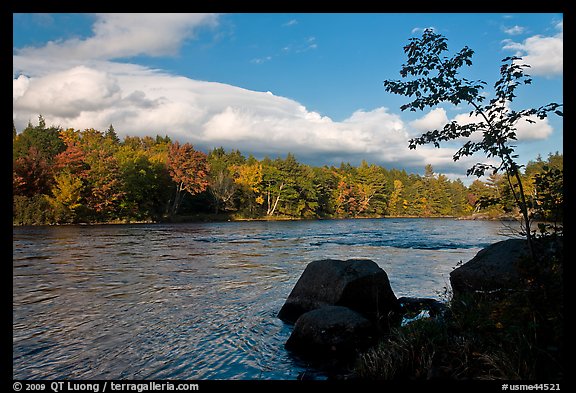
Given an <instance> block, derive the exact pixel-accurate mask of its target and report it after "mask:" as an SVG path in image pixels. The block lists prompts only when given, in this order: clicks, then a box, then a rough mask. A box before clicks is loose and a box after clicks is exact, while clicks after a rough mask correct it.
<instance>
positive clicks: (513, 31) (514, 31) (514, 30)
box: [503, 25, 525, 35]
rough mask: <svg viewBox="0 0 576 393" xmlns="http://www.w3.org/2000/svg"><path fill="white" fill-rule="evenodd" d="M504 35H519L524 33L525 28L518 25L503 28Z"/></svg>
mask: <svg viewBox="0 0 576 393" xmlns="http://www.w3.org/2000/svg"><path fill="white" fill-rule="evenodd" d="M503 30H504V33H506V34H509V35H519V34H522V33H524V31H525V28H524V27H522V26H518V25H514V26H512V27H505V28H503Z"/></svg>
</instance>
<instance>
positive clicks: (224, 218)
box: [12, 213, 519, 227]
mask: <svg viewBox="0 0 576 393" xmlns="http://www.w3.org/2000/svg"><path fill="white" fill-rule="evenodd" d="M404 218H412V219H413V218H422V219H440V218H444V219H446V218H451V219H454V220H464V221H480V220H481V221H518V220H519V218H517V217H513V216H489V215H487V214H482V213H480V214H472V215H467V216H406V215H405V216H377V217H370V216H367V217H314V218H295V217H287V216H273V217H257V218H245V217H233V216H229V215H225V214H218V215H215V214H198V215H190V216H176V217H172V218H166V219H161V220H112V221H101V222H78V223H60V224H57V223H53V224H36V225H20V224H12V226H13V227H20V226H75V225H80V226H91V225H132V224H183V223H212V222H252V221H338V220H370V219H371V220H373V219H404Z"/></svg>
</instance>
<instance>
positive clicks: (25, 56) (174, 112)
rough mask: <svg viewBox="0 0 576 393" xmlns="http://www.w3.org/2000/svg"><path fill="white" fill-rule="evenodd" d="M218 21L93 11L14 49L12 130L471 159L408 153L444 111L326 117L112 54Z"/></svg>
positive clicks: (427, 151)
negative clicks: (42, 125)
mask: <svg viewBox="0 0 576 393" xmlns="http://www.w3.org/2000/svg"><path fill="white" fill-rule="evenodd" d="M217 25H218V15H213V14H191V15H186V14H136V15H134V14H98V15H96V17H95V22H94V25H93V35H92V36H91V37H88V38H86V39H70V40H65V41H60V42H48V43H47V44H46V45H45V46H42V47H38V48H34V47H26V48H21V49H18V50H15V54H14V56H13V67H14V68H13V118H14V123H15V126H16V129H17V130H21V129H23V128H24V127H25V126H26V124H28V122H29V121H34V119H36V118H37V116H38V115H39V114H42V116H43V117H44V119H45V120H46V122H47V124H49V125H57V126H61V127H64V128H68V127H72V128H75V129H85V128H96V129H99V130H105V129H107V128H108V126H109V125H110V124H113V125H114V128H115V129H116V131H117V132H118V134H119V135H120V136H121V137H122V136H126V135H140V136H144V135H150V136H155V135H157V134H160V135H168V136H170V137H171V138H172V139H173V140H178V141H181V142H191V143H193V144H194V145H195V146H197V147H199V148H202V149H205V150H208V149H211V148H213V147H219V146H222V147H224V148H226V149H239V150H240V151H242V152H243V153H245V154H250V153H251V154H254V155H255V156H257V157H258V156H260V157H263V156H264V155H269V156H273V157H274V156H279V155H280V156H283V155H285V154H287V153H288V152H292V153H295V154H296V156H297V158H298V159H299V160H302V161H305V162H309V163H311V164H314V165H324V164H327V165H330V164H334V165H338V164H339V163H340V162H342V161H345V162H346V161H348V162H352V163H359V162H360V160H363V159H364V160H366V161H368V162H373V163H377V164H381V165H387V166H389V167H396V168H405V169H407V170H410V171H420V170H421V169H422V168H423V167H424V165H425V164H427V163H430V164H432V165H433V166H434V168H435V170H436V171H437V172H443V173H445V174H448V175H450V174H451V173H452V174H454V177H456V176H463V175H465V171H466V168H468V167H469V166H471V163H473V162H472V161H467V160H461V161H459V162H458V163H454V162H453V160H452V155H453V153H454V151H455V150H456V148H448V147H443V148H440V149H435V148H432V147H429V146H423V147H419V148H418V149H417V150H412V151H409V150H408V140H409V139H410V138H411V137H414V136H415V135H417V134H419V133H421V132H422V131H424V130H428V129H434V128H439V127H441V126H442V125H443V124H445V123H446V122H447V121H448V120H449V118H448V116H447V114H446V112H445V111H444V109H434V110H432V111H430V112H428V113H426V114H425V115H424V116H423V117H422V118H420V119H417V120H415V121H412V122H410V123H407V122H405V121H403V120H402V119H401V118H400V116H399V115H398V114H395V113H393V112H391V111H390V110H389V109H387V108H385V107H379V108H374V109H371V110H357V111H355V112H354V113H352V114H351V115H350V116H349V117H348V118H346V119H344V120H342V121H334V120H332V119H331V118H329V117H327V116H323V115H321V114H320V113H317V112H314V111H310V110H308V109H307V108H306V107H305V106H303V105H302V104H300V103H299V102H297V101H295V100H292V99H290V98H286V97H280V96H276V95H274V94H273V93H271V92H258V91H251V90H246V89H242V88H240V87H236V86H231V85H227V84H223V83H217V82H207V81H198V80H193V79H190V78H186V77H183V76H178V75H173V74H170V73H167V72H164V71H162V70H156V69H151V68H147V67H144V66H141V65H137V64H131V63H130V62H128V61H124V62H121V61H118V59H128V58H130V57H131V56H136V55H139V56H140V55H147V56H165V55H172V54H175V53H177V52H178V48H179V47H180V46H181V45H182V43H183V42H184V41H185V40H187V39H192V38H193V37H194V36H195V35H196V34H197V31H198V30H199V29H202V28H211V27H214V26H217ZM150 32H153V34H151V33H150ZM456 119H458V116H456ZM460 120H465V119H464V118H461V119H460ZM544 128H545V127H544ZM548 128H549V130H548V131H543V128H542V123H537V124H536V125H532V128H530V127H528V128H527V129H526V130H525V131H523V134H521V133H520V132H519V136H520V137H521V138H533V139H535V138H542V137H545V136H546V135H548V134H549V132H551V128H550V126H548ZM474 162H475V160H474Z"/></svg>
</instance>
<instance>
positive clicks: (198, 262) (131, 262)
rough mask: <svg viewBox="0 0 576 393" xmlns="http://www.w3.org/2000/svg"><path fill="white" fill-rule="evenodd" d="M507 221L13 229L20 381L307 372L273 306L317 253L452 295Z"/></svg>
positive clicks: (407, 290) (406, 292)
mask: <svg viewBox="0 0 576 393" xmlns="http://www.w3.org/2000/svg"><path fill="white" fill-rule="evenodd" d="M508 226H509V224H508V225H506V224H504V223H501V222H491V221H459V220H453V219H409V218H404V219H375V220H371V219H370V220H367V219H364V220H330V221H280V222H265V221H254V222H226V223H186V224H135V225H94V226H62V227H14V228H13V335H12V338H13V354H12V359H13V378H14V379H138V380H141V379H182V380H185V379H222V380H228V379H250V380H253V379H276V380H285V379H297V378H298V376H299V374H301V373H302V372H304V371H306V370H307V365H306V364H305V363H303V362H301V361H299V360H298V359H296V358H294V357H292V356H291V355H290V354H289V353H288V352H287V351H286V350H285V349H284V347H283V345H284V343H285V342H286V340H287V339H288V337H289V335H290V332H291V329H292V327H291V326H290V325H286V324H284V323H283V322H282V321H280V320H279V319H278V318H276V314H277V313H278V311H279V310H280V308H281V307H282V305H283V303H284V301H285V300H286V298H287V296H288V295H289V293H290V291H291V290H292V288H293V286H294V284H295V283H296V281H297V280H298V278H299V277H300V275H301V273H302V271H303V270H304V268H305V267H306V265H307V264H308V263H309V262H312V261H314V260H317V259H325V258H334V259H350V258H367V259H371V260H373V261H375V262H376V263H377V264H378V265H379V266H380V267H382V268H383V269H384V270H385V271H386V272H387V274H388V277H389V279H390V284H391V286H392V289H393V291H394V293H395V294H396V296H398V297H400V296H418V297H434V298H440V299H441V298H442V295H443V293H445V290H446V289H449V287H450V283H449V273H450V271H452V269H453V268H454V267H455V266H457V264H458V263H459V262H461V261H462V262H466V261H468V260H469V259H471V258H472V257H474V255H476V253H477V252H478V251H479V250H480V249H481V248H482V247H485V246H487V245H489V244H491V243H493V242H496V241H499V240H504V239H506V238H507V237H508V234H510V232H511V231H510V229H509V228H508Z"/></svg>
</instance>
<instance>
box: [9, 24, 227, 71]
mask: <svg viewBox="0 0 576 393" xmlns="http://www.w3.org/2000/svg"><path fill="white" fill-rule="evenodd" d="M95 16H96V21H95V22H94V25H93V27H92V30H93V33H94V35H93V36H91V37H90V38H88V39H84V40H81V39H78V38H74V39H69V40H65V41H58V42H54V41H50V42H48V43H47V44H46V45H45V46H44V47H42V48H32V47H27V48H23V49H21V50H19V51H17V53H18V54H19V55H23V56H27V55H32V54H33V55H34V56H35V57H49V58H60V59H67V60H68V61H69V60H73V59H81V60H86V59H117V58H122V57H130V56H137V55H149V56H163V55H174V54H176V53H177V51H178V49H179V48H180V45H181V44H182V43H183V41H184V40H185V39H187V38H190V37H193V36H194V33H195V31H196V29H198V28H200V27H202V26H214V25H216V24H217V15H215V14H168V13H163V14H129V13H122V14H96V15H95Z"/></svg>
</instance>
